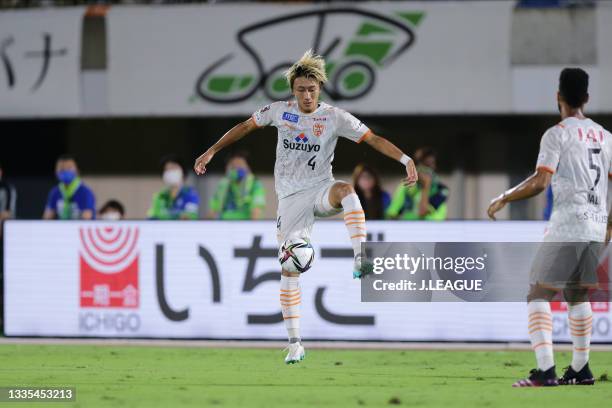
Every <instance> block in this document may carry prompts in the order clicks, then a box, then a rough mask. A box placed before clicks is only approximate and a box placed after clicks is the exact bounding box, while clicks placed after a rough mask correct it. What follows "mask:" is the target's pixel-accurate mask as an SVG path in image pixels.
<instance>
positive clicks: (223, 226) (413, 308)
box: [4, 221, 612, 342]
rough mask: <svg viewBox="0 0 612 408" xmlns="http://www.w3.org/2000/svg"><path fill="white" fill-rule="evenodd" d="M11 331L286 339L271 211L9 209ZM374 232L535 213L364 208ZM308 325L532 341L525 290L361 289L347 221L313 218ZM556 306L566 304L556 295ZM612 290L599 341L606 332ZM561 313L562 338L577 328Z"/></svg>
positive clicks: (518, 226)
mask: <svg viewBox="0 0 612 408" xmlns="http://www.w3.org/2000/svg"><path fill="white" fill-rule="evenodd" d="M5 228H6V230H5V231H6V236H5V252H4V256H5V272H4V279H5V282H4V285H5V333H6V334H7V335H9V336H30V335H36V336H100V337H107V336H108V337H162V338H211V339H282V338H284V337H285V329H284V326H283V323H282V319H281V317H280V306H279V304H278V293H279V292H278V290H279V289H278V286H279V285H278V280H279V279H280V277H279V265H278V261H277V259H276V257H277V244H276V239H275V224H274V223H273V222H270V221H261V222H221V221H217V222H215V221H200V222H146V221H144V222H143V221H141V222H122V223H104V222H98V221H96V222H43V221H9V222H8V223H7V224H6V227H5ZM368 229H369V231H370V233H371V234H372V237H373V238H374V239H376V240H385V241H413V242H419V241H421V242H430V241H436V240H438V241H439V240H444V241H472V242H477V241H487V242H489V241H490V242H536V241H539V240H540V238H541V236H542V232H543V229H544V223H541V222H496V223H493V222H445V223H427V222H370V223H368ZM312 238H313V243H314V247H315V251H316V254H317V257H316V260H315V264H314V267H313V268H312V269H311V270H310V271H308V272H307V273H305V274H304V275H303V276H302V279H301V282H302V301H303V302H302V312H301V316H302V335H303V337H304V338H305V339H311V340H312V339H338V340H340V339H349V340H436V341H447V340H449V341H453V340H456V341H525V340H527V331H526V327H527V324H526V318H527V316H526V308H525V305H524V304H523V303H518V302H517V303H487V304H483V303H458V302H453V303H361V302H360V284H359V281H356V280H353V279H352V278H351V277H352V275H351V274H352V268H351V267H352V251H351V249H350V245H349V244H348V240H347V237H346V231H345V227H344V225H343V223H342V222H341V221H319V222H317V223H316V224H315V228H314V233H313V237H312ZM556 309H559V308H558V307H557V308H556ZM611 319H612V314H611V313H610V312H609V306H608V304H607V303H605V304H601V305H599V306H597V307H596V308H595V321H594V325H593V326H594V336H593V339H594V341H606V342H611V341H612V331H611V330H610V320H611ZM568 330H569V329H568V325H567V320H566V314H565V313H555V339H556V340H566V341H567V340H569V332H568Z"/></svg>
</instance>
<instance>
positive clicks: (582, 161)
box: [537, 117, 612, 242]
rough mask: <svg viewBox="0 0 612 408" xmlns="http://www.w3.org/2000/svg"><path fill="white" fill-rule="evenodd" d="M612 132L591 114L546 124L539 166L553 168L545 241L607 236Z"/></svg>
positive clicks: (551, 171)
mask: <svg viewBox="0 0 612 408" xmlns="http://www.w3.org/2000/svg"><path fill="white" fill-rule="evenodd" d="M611 160H612V135H610V133H609V132H608V131H607V130H605V129H604V128H603V127H601V126H600V125H598V124H597V123H595V122H593V121H592V120H591V119H578V118H575V117H569V118H566V119H564V120H563V121H562V122H561V123H559V124H557V125H556V126H554V127H552V128H550V129H548V130H547V131H546V133H544V136H542V141H541V143H540V154H539V156H538V164H537V169H543V170H546V171H549V172H550V173H552V174H553V177H552V190H553V197H554V199H553V211H552V215H551V217H550V222H549V224H548V228H547V232H546V235H545V240H546V241H562V242H573V241H596V242H603V241H604V240H605V236H606V225H607V221H608V214H607V210H606V200H607V194H608V176H609V175H610V171H611V170H610V166H611Z"/></svg>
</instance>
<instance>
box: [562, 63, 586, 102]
mask: <svg viewBox="0 0 612 408" xmlns="http://www.w3.org/2000/svg"><path fill="white" fill-rule="evenodd" d="M588 91H589V74H587V73H586V71H584V70H583V69H580V68H565V69H564V70H563V71H561V75H559V93H560V94H561V96H562V97H563V100H564V101H565V102H567V104H568V105H569V106H571V107H572V108H580V107H581V106H582V105H584V104H585V103H586V101H587V99H588V97H589V92H588Z"/></svg>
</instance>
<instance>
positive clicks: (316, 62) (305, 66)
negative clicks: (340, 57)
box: [285, 50, 327, 89]
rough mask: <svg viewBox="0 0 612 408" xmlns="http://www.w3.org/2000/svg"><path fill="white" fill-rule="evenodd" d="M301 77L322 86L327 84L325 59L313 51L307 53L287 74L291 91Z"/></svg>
mask: <svg viewBox="0 0 612 408" xmlns="http://www.w3.org/2000/svg"><path fill="white" fill-rule="evenodd" d="M299 77H305V78H308V79H314V80H316V81H317V82H319V84H321V85H323V84H324V83H325V82H327V74H326V73H325V60H324V59H323V57H322V56H320V55H316V54H315V53H314V52H313V51H312V50H308V51H306V52H305V53H304V55H302V58H300V59H299V60H298V61H297V62H296V63H295V64H293V65H292V66H291V68H289V69H288V70H287V71H286V72H285V78H287V82H289V86H290V87H291V89H293V82H294V81H295V79H296V78H299Z"/></svg>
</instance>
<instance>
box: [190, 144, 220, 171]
mask: <svg viewBox="0 0 612 408" xmlns="http://www.w3.org/2000/svg"><path fill="white" fill-rule="evenodd" d="M214 155H215V153H214V152H213V151H212V150H210V149H209V150H207V151H206V152H204V153H203V154H202V155H201V156H200V157H198V158H197V159H196V161H195V164H194V166H193V170H194V171H195V173H196V174H197V175H198V176H201V175H202V174H204V173H206V166H207V165H208V163H210V161H211V160H212V158H213V156H214Z"/></svg>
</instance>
